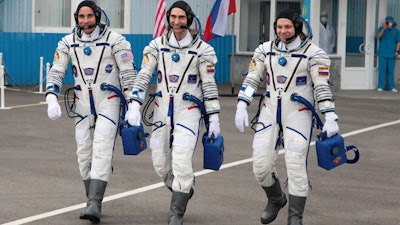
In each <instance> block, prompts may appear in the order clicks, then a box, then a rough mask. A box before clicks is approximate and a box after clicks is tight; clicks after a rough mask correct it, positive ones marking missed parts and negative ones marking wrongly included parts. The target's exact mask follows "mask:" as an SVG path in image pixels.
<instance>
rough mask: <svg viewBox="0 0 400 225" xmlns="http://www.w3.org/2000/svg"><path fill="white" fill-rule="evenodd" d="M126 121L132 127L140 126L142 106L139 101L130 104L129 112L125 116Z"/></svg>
mask: <svg viewBox="0 0 400 225" xmlns="http://www.w3.org/2000/svg"><path fill="white" fill-rule="evenodd" d="M125 120H126V121H128V123H129V124H130V125H131V126H140V104H139V102H137V101H132V102H131V103H129V104H128V111H127V112H126V115H125Z"/></svg>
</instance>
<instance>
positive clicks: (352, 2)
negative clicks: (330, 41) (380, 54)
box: [339, 0, 377, 90]
mask: <svg viewBox="0 0 400 225" xmlns="http://www.w3.org/2000/svg"><path fill="white" fill-rule="evenodd" d="M340 3H341V4H339V8H340V10H339V14H342V15H339V25H340V29H342V32H340V33H341V35H342V37H341V38H342V40H344V43H345V45H344V46H345V47H344V48H342V51H343V52H341V53H340V55H342V56H344V58H343V60H342V66H341V68H342V69H341V70H342V72H341V85H340V86H341V89H343V90H368V89H375V87H376V77H377V75H376V74H377V66H376V56H375V32H376V18H377V17H376V9H377V0H348V1H340Z"/></svg>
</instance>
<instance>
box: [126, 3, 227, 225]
mask: <svg viewBox="0 0 400 225" xmlns="http://www.w3.org/2000/svg"><path fill="white" fill-rule="evenodd" d="M166 17H167V22H168V30H167V33H166V34H165V35H163V36H161V37H157V38H155V39H154V40H152V41H151V42H150V44H149V45H148V46H147V47H145V49H144V50H143V60H142V67H141V70H140V71H139V73H138V76H137V78H136V80H135V84H134V86H133V95H132V99H133V101H132V104H131V107H130V108H129V110H128V112H127V118H128V122H129V124H131V125H133V126H137V125H139V124H140V121H141V117H140V116H139V113H140V111H139V109H140V107H141V104H142V103H143V101H144V100H145V98H146V92H147V89H148V83H149V82H150V80H151V78H152V75H153V70H154V68H157V69H158V71H157V88H156V97H155V100H154V101H155V102H154V114H153V128H152V133H151V138H150V149H151V150H152V160H153V166H154V169H155V171H156V173H157V175H158V176H160V178H161V179H162V181H163V182H164V183H165V185H166V187H167V188H168V189H170V191H172V198H171V205H170V212H169V218H168V224H169V225H181V224H182V223H183V216H184V214H185V211H186V207H187V203H188V201H189V199H190V198H191V196H192V195H193V188H194V173H193V165H192V160H193V153H194V149H195V147H196V143H197V140H198V138H199V134H200V129H201V127H200V122H201V117H202V115H201V111H200V109H199V107H198V106H197V105H196V104H195V103H193V102H191V101H188V100H185V99H184V98H183V97H184V94H185V93H187V94H190V95H193V96H195V97H196V98H198V99H200V100H201V101H203V103H204V105H205V111H206V114H207V115H208V117H209V121H210V124H209V130H208V135H209V136H214V137H217V136H218V134H219V133H220V127H219V111H220V104H219V96H218V88H217V84H216V81H215V64H216V63H217V56H216V53H215V51H214V48H213V47H212V46H211V45H209V44H207V43H206V42H204V41H203V40H201V39H200V33H199V31H196V30H194V29H192V28H191V25H192V23H193V22H194V20H195V19H196V18H195V14H194V13H193V11H192V9H191V7H190V6H189V5H188V4H187V3H186V2H185V1H177V2H174V3H173V4H172V5H171V7H170V8H169V9H168V11H167V13H166Z"/></svg>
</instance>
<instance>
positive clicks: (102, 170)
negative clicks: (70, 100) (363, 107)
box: [46, 1, 136, 222]
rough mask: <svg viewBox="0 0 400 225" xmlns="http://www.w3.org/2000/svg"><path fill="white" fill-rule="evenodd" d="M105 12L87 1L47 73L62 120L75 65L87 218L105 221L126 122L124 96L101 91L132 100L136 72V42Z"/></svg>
mask: <svg viewBox="0 0 400 225" xmlns="http://www.w3.org/2000/svg"><path fill="white" fill-rule="evenodd" d="M102 13H103V14H104V11H103V10H101V9H100V7H98V6H97V5H96V4H95V3H94V2H92V1H82V2H81V3H80V4H79V5H78V7H77V10H76V12H75V14H74V16H75V21H76V28H75V31H74V32H73V33H71V34H68V35H66V36H65V37H63V38H62V39H61V41H59V43H58V47H57V49H56V52H55V55H54V61H53V65H52V67H51V69H50V72H49V74H48V75H47V85H46V102H47V103H48V117H49V118H50V119H52V120H55V119H57V118H59V117H60V116H61V108H60V105H59V104H58V102H57V98H58V96H59V95H60V93H61V87H62V80H63V78H64V76H65V72H66V70H67V67H68V63H69V61H71V64H72V72H73V76H74V81H75V86H74V87H75V88H74V92H75V93H74V105H75V107H74V113H75V115H76V116H75V139H76V144H77V151H76V153H77V157H78V165H79V171H80V175H81V177H82V179H83V183H84V186H85V190H86V196H87V198H88V202H87V208H86V209H85V211H84V212H82V213H81V215H80V218H81V219H89V220H91V221H94V222H99V221H100V216H101V203H102V200H103V196H104V192H105V189H106V186H107V182H108V180H109V176H110V172H111V170H112V157H113V149H114V142H115V138H116V135H117V128H118V123H119V119H120V105H121V104H120V98H119V97H118V96H117V95H116V94H115V93H113V92H111V91H106V90H101V88H100V86H101V84H102V83H107V84H110V85H113V86H115V87H117V88H120V89H121V90H122V91H123V93H124V95H125V97H126V98H128V99H129V97H130V96H131V90H132V86H133V82H134V79H135V77H136V69H135V66H134V62H133V54H132V51H131V45H130V43H129V42H128V41H127V40H126V39H125V38H124V37H123V36H122V35H120V34H118V33H116V32H114V31H111V30H110V28H109V21H106V23H103V22H102V21H101V14H102Z"/></svg>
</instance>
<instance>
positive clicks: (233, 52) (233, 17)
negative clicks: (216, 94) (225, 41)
mask: <svg viewBox="0 0 400 225" xmlns="http://www.w3.org/2000/svg"><path fill="white" fill-rule="evenodd" d="M235 14H236V13H233V15H232V60H231V62H230V77H231V83H232V87H231V89H232V95H233V94H234V93H235V83H234V76H233V63H234V62H235V36H234V34H235V32H234V30H235Z"/></svg>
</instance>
